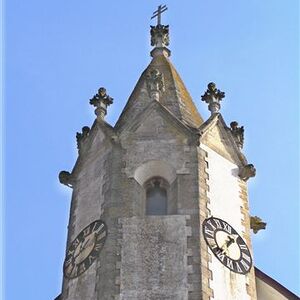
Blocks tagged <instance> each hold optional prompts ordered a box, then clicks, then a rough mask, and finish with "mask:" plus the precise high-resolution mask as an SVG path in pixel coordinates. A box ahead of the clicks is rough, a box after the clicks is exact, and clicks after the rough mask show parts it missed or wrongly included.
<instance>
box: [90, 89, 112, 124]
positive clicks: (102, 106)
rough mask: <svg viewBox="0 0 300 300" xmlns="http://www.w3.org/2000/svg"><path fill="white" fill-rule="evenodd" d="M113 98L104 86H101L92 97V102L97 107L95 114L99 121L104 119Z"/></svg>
mask: <svg viewBox="0 0 300 300" xmlns="http://www.w3.org/2000/svg"><path fill="white" fill-rule="evenodd" d="M113 100H114V99H113V98H111V97H110V96H108V95H107V93H106V89H105V88H104V87H101V88H100V89H99V90H98V93H97V94H96V95H95V96H94V97H93V98H92V99H90V104H91V105H93V106H95V107H96V109H95V114H96V116H97V120H98V121H102V120H104V117H105V116H106V114H107V106H109V105H111V104H112V103H113Z"/></svg>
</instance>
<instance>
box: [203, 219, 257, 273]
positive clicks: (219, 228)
mask: <svg viewBox="0 0 300 300" xmlns="http://www.w3.org/2000/svg"><path fill="white" fill-rule="evenodd" d="M202 229H203V235H204V238H205V241H206V243H207V245H208V246H209V248H210V249H211V251H212V252H213V253H214V255H215V256H216V258H217V259H218V260H219V261H220V262H221V263H222V264H223V265H224V266H225V267H227V268H229V269H230V270H231V271H233V272H235V273H239V274H246V273H248V272H249V271H250V269H251V266H252V258H251V254H250V251H249V249H248V247H247V245H246V243H245V241H244V240H243V239H242V238H241V236H240V235H239V234H238V233H237V232H236V231H235V230H234V229H233V227H232V226H231V225H229V224H228V223H227V222H225V221H223V220H221V219H218V218H215V217H210V218H208V219H205V220H204V222H203V224H202Z"/></svg>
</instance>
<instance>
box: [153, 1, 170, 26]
mask: <svg viewBox="0 0 300 300" xmlns="http://www.w3.org/2000/svg"><path fill="white" fill-rule="evenodd" d="M167 9H168V8H167V6H166V5H159V6H158V9H157V10H156V11H155V12H154V13H153V16H152V17H151V19H154V18H156V17H157V25H161V14H162V13H163V12H164V11H166V10H167Z"/></svg>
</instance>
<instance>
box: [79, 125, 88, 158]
mask: <svg viewBox="0 0 300 300" xmlns="http://www.w3.org/2000/svg"><path fill="white" fill-rule="evenodd" d="M89 134H90V128H89V127H88V126H84V127H82V133H80V132H77V133H76V141H77V149H78V153H79V154H81V150H82V148H83V145H84V143H85V141H86V139H87V138H88V136H89Z"/></svg>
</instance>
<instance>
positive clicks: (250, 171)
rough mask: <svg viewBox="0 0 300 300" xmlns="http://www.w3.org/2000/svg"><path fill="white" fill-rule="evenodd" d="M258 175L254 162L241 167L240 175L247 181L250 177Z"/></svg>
mask: <svg viewBox="0 0 300 300" xmlns="http://www.w3.org/2000/svg"><path fill="white" fill-rule="evenodd" d="M255 175H256V169H255V167H254V165H253V164H248V165H246V166H244V167H241V168H240V170H239V177H240V178H241V179H243V180H245V181H247V180H248V179H249V178H250V177H254V176H255Z"/></svg>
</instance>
